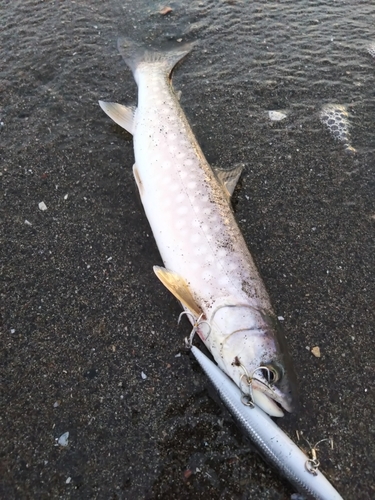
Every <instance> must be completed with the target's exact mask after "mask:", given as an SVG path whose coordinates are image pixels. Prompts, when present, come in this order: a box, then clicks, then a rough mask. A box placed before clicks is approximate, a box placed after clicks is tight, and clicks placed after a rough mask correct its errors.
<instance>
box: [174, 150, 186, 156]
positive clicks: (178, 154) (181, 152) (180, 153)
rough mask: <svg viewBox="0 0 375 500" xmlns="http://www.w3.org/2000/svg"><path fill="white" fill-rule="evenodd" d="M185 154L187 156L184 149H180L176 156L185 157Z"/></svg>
mask: <svg viewBox="0 0 375 500" xmlns="http://www.w3.org/2000/svg"><path fill="white" fill-rule="evenodd" d="M184 156H186V153H185V152H184V151H180V152H179V153H177V155H176V157H177V158H183V157H184Z"/></svg>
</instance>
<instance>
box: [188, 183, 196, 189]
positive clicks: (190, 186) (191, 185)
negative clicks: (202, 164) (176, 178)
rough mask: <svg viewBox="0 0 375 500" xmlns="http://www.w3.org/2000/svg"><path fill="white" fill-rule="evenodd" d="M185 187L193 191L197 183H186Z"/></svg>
mask: <svg viewBox="0 0 375 500" xmlns="http://www.w3.org/2000/svg"><path fill="white" fill-rule="evenodd" d="M187 187H188V188H189V189H195V188H196V187H197V183H196V182H188V184H187Z"/></svg>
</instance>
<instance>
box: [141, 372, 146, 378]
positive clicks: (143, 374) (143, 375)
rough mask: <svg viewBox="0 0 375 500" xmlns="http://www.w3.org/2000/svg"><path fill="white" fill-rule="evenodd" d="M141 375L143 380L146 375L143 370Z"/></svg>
mask: <svg viewBox="0 0 375 500" xmlns="http://www.w3.org/2000/svg"><path fill="white" fill-rule="evenodd" d="M141 377H142V378H143V380H146V378H147V375H146V374H145V373H144V372H141Z"/></svg>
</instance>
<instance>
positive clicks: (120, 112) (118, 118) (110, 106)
mask: <svg viewBox="0 0 375 500" xmlns="http://www.w3.org/2000/svg"><path fill="white" fill-rule="evenodd" d="M99 106H100V107H101V108H102V110H103V111H104V113H106V114H107V115H108V116H109V117H110V118H112V120H113V121H114V122H115V123H117V125H120V127H122V128H124V129H125V130H127V131H128V132H129V133H130V134H133V130H134V127H133V122H134V113H135V110H136V108H135V107H134V106H123V105H122V104H117V103H116V102H104V101H99Z"/></svg>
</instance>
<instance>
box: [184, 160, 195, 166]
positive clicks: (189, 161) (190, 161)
mask: <svg viewBox="0 0 375 500" xmlns="http://www.w3.org/2000/svg"><path fill="white" fill-rule="evenodd" d="M193 163H194V162H193V160H191V159H190V158H187V159H186V160H184V165H185V166H186V167H190V166H191V165H192V164H193Z"/></svg>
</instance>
